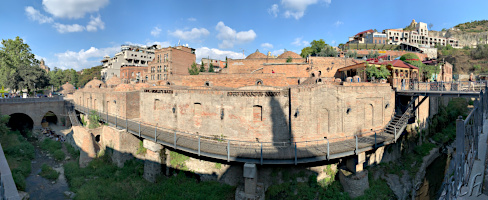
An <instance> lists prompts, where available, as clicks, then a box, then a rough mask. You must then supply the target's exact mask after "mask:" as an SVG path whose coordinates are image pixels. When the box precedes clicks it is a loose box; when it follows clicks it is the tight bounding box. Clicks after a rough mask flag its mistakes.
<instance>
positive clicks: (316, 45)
mask: <svg viewBox="0 0 488 200" xmlns="http://www.w3.org/2000/svg"><path fill="white" fill-rule="evenodd" d="M310 46H311V47H312V50H313V52H314V54H317V53H318V52H320V51H321V50H322V49H324V48H325V47H326V46H328V45H327V44H325V41H324V40H323V39H320V40H313V41H312V42H310Z"/></svg>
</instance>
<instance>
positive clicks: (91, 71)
mask: <svg viewBox="0 0 488 200" xmlns="http://www.w3.org/2000/svg"><path fill="white" fill-rule="evenodd" d="M102 69H103V67H102V66H101V65H99V66H96V67H92V68H88V69H84V70H83V71H82V74H81V75H79V78H78V83H77V87H83V86H85V84H86V83H88V81H91V80H92V79H93V78H94V77H97V78H98V80H101V79H102V75H101V71H102ZM64 83H66V82H64ZM64 83H63V84H64Z"/></svg>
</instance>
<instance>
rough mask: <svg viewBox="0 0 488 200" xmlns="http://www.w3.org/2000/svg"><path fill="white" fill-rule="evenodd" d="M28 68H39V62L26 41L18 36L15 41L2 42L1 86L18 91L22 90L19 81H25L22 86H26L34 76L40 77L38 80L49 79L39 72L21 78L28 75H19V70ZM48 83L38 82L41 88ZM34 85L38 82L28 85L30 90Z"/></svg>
mask: <svg viewBox="0 0 488 200" xmlns="http://www.w3.org/2000/svg"><path fill="white" fill-rule="evenodd" d="M28 67H37V68H39V61H38V60H37V59H35V56H34V54H33V53H32V52H31V49H30V47H29V45H28V44H25V43H24V40H22V39H21V38H20V37H18V36H17V37H16V38H15V40H12V39H7V40H2V47H0V84H1V85H3V86H6V87H8V88H11V89H14V90H17V89H20V88H21V87H19V81H24V82H23V83H22V84H23V86H26V85H25V83H26V82H29V83H31V82H32V81H30V80H31V79H32V76H33V75H38V77H36V78H43V79H46V78H47V79H48V77H47V76H41V74H40V73H38V72H37V71H36V72H33V73H32V74H29V77H21V76H23V75H26V74H27V73H25V72H22V73H17V72H18V70H19V68H22V69H26V68H28ZM39 69H40V68H39ZM27 80H29V81H27ZM33 81H34V80H33ZM47 81H48V80H38V82H37V84H39V86H40V85H42V84H43V83H44V82H47ZM34 83H36V81H34V82H32V83H31V84H28V85H31V86H29V88H28V89H33V87H34V86H33V85H34ZM36 87H37V85H36Z"/></svg>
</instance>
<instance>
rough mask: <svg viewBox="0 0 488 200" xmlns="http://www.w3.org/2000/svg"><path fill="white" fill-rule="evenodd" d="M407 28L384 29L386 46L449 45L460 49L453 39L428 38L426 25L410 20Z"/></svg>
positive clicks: (457, 42) (456, 41)
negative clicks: (386, 39)
mask: <svg viewBox="0 0 488 200" xmlns="http://www.w3.org/2000/svg"><path fill="white" fill-rule="evenodd" d="M409 27H410V29H385V30H384V31H383V33H384V34H386V36H387V37H388V44H396V45H399V44H401V43H409V44H418V45H423V46H429V47H434V46H435V45H442V46H446V45H447V44H449V45H451V46H452V47H454V48H460V46H459V41H458V40H457V39H455V38H445V37H435V36H430V35H429V29H428V28H427V24H426V23H423V22H415V20H412V23H410V26H409Z"/></svg>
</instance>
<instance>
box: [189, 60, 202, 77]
mask: <svg viewBox="0 0 488 200" xmlns="http://www.w3.org/2000/svg"><path fill="white" fill-rule="evenodd" d="M188 73H189V74H190V75H198V74H199V73H200V69H198V67H197V64H196V63H195V62H193V64H191V67H190V68H188Z"/></svg>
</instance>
